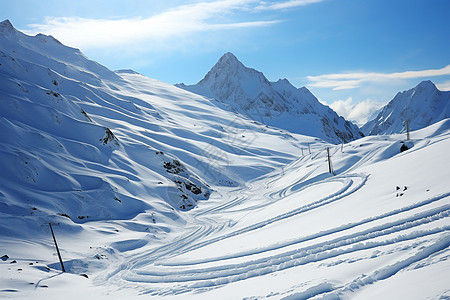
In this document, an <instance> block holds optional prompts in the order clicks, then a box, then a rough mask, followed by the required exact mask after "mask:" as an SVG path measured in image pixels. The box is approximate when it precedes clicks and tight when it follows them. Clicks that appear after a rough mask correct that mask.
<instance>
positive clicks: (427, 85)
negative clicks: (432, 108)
mask: <svg viewBox="0 0 450 300" xmlns="http://www.w3.org/2000/svg"><path fill="white" fill-rule="evenodd" d="M413 90H414V92H415V93H423V92H432V93H433V92H435V91H437V90H438V89H437V87H436V86H435V85H434V83H433V82H432V81H431V80H424V81H422V82H421V83H419V84H418V85H417V86H416V87H415V88H414V89H413Z"/></svg>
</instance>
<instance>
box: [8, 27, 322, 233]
mask: <svg viewBox="0 0 450 300" xmlns="http://www.w3.org/2000/svg"><path fill="white" fill-rule="evenodd" d="M0 83H1V84H0V116H1V119H0V132H1V135H0V144H1V146H2V147H1V150H0V170H1V172H0V178H1V182H0V191H1V192H0V199H1V200H0V205H2V207H3V209H2V212H4V213H6V216H7V217H4V218H2V219H1V220H0V228H1V231H2V232H3V233H5V232H7V233H9V234H11V235H17V236H19V235H21V234H24V233H23V232H22V233H19V232H18V231H16V230H19V231H20V228H22V227H23V226H24V225H23V224H24V223H25V224H33V223H34V224H35V225H36V226H31V227H32V228H33V230H32V231H30V232H29V233H30V234H31V233H34V234H37V233H38V232H39V231H40V230H41V229H40V228H41V227H40V225H39V224H42V223H45V222H47V223H48V222H49V221H52V222H53V221H54V222H59V223H65V224H67V225H68V226H69V227H73V226H74V224H75V223H80V224H81V223H85V222H87V221H95V220H109V219H122V218H125V219H132V218H133V217H135V216H137V215H138V214H140V213H144V212H148V214H150V215H151V216H152V219H154V218H156V219H158V220H159V222H158V223H156V224H154V225H152V226H153V227H154V228H155V230H161V229H163V230H167V229H166V227H167V224H170V223H171V222H172V221H171V219H178V220H179V221H178V222H181V223H183V221H182V220H183V219H182V217H180V216H179V215H178V214H179V212H178V211H187V210H190V209H192V208H195V207H196V206H197V203H198V201H200V200H207V199H208V198H209V196H210V194H211V191H212V189H211V186H210V185H213V186H214V185H218V186H223V185H225V186H236V185H239V184H241V182H240V178H245V179H250V178H255V177H257V176H260V175H262V174H265V173H267V172H270V171H271V170H273V169H274V168H276V167H277V166H278V165H280V164H282V163H285V162H288V161H289V160H292V159H294V156H293V155H292V154H290V153H292V152H293V149H296V148H297V147H298V146H300V145H301V144H302V143H309V142H311V141H312V140H313V139H312V138H309V137H300V138H302V139H303V140H302V141H300V140H298V139H297V138H298V137H294V136H292V135H288V134H285V135H280V134H279V133H278V132H276V131H275V130H270V129H266V128H264V127H263V126H261V125H257V124H253V123H252V122H251V120H246V119H242V118H240V117H239V116H237V115H235V114H233V113H230V112H226V111H222V110H220V109H218V108H217V107H216V106H215V105H213V104H211V102H210V101H209V100H207V99H205V98H203V97H200V96H198V95H194V94H191V93H189V92H186V91H184V90H180V89H178V88H176V87H173V86H172V85H169V84H165V83H162V82H159V81H157V80H152V79H150V78H146V77H144V76H142V75H140V74H138V73H136V72H133V71H130V70H128V71H117V72H113V71H110V70H109V69H107V68H106V67H104V66H101V65H99V64H98V63H96V62H94V61H91V60H89V59H88V58H86V57H85V56H84V55H83V54H82V53H81V52H80V50H78V49H74V48H70V47H66V46H64V45H62V44H61V43H59V42H58V41H56V40H55V39H54V38H52V37H50V36H45V35H42V34H38V35H36V36H28V35H25V34H23V33H22V32H20V31H17V30H16V29H15V28H14V27H13V26H12V25H11V23H10V22H9V21H3V22H1V23H0ZM189 111H190V112H189ZM224 140H225V141H226V140H229V141H232V143H228V144H227V143H224V142H223V141H224ZM266 140H271V141H273V145H274V147H271V148H266V149H263V147H261V146H258V145H260V144H261V143H263V144H264V145H265V143H266ZM254 153H258V154H259V155H258V157H254V158H253V159H252V164H251V165H249V164H244V163H242V161H243V160H245V158H246V157H247V156H253V155H254ZM234 166H237V167H236V169H234ZM237 169H238V170H239V172H237V171H236V170H237ZM24 199H25V201H24ZM15 215H21V216H24V217H23V218H22V219H14V216H15ZM36 216H39V217H36ZM11 220H13V222H14V223H17V226H13V227H10V226H9V225H10V224H11ZM20 224H22V225H21V226H20ZM26 226H29V225H26ZM75 227H76V226H75Z"/></svg>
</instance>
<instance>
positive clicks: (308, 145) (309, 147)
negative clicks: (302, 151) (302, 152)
mask: <svg viewBox="0 0 450 300" xmlns="http://www.w3.org/2000/svg"><path fill="white" fill-rule="evenodd" d="M308 149H309V154H311V147H310V146H309V143H308Z"/></svg>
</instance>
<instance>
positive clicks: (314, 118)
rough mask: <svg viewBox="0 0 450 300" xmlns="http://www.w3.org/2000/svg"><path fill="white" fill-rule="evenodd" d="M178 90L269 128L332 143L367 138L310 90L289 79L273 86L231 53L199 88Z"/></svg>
mask: <svg viewBox="0 0 450 300" xmlns="http://www.w3.org/2000/svg"><path fill="white" fill-rule="evenodd" d="M177 86H178V87H180V88H183V89H186V90H188V91H191V92H193V93H197V94H200V95H204V96H207V97H211V98H214V99H216V100H218V101H220V102H221V103H223V104H224V105H226V106H227V107H229V108H230V109H232V110H234V111H236V112H239V113H242V114H244V115H246V116H248V117H250V118H252V119H254V120H256V121H259V122H261V123H263V124H265V125H270V126H274V127H278V128H281V129H285V130H288V131H290V132H294V133H299V134H304V135H309V136H314V137H319V138H322V139H324V140H326V141H329V142H332V143H342V142H349V141H351V140H355V139H358V138H360V137H362V136H363V134H362V133H361V131H360V130H359V128H358V126H356V125H355V124H353V123H351V122H349V121H346V120H345V119H344V118H343V117H340V116H338V115H337V114H336V112H334V111H333V110H332V109H331V108H329V107H328V106H325V105H323V104H321V103H320V102H319V101H318V100H317V98H316V97H315V96H314V95H313V94H312V93H311V92H310V91H309V90H308V89H307V88H306V87H302V88H296V87H294V86H293V85H292V84H291V83H290V82H289V81H288V80H287V79H280V80H278V81H277V82H270V81H269V80H267V78H266V77H265V76H264V74H263V73H261V72H259V71H257V70H254V69H252V68H247V67H245V66H244V65H243V64H242V63H241V62H240V61H239V60H238V59H237V58H236V56H234V55H233V54H232V53H229V52H228V53H225V54H224V55H223V56H222V57H221V58H220V59H219V61H218V62H217V63H216V64H215V65H214V66H213V67H212V69H211V70H210V71H209V72H208V73H207V74H206V76H205V77H204V78H203V79H202V80H201V81H200V82H198V83H197V84H195V85H185V84H178V85H177Z"/></svg>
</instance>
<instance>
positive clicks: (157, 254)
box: [108, 149, 450, 295]
mask: <svg viewBox="0 0 450 300" xmlns="http://www.w3.org/2000/svg"><path fill="white" fill-rule="evenodd" d="M379 150H380V149H375V150H373V151H371V152H370V153H368V155H367V157H366V158H365V159H361V160H360V162H359V163H358V165H362V164H363V163H364V162H366V161H369V160H370V158H371V157H373V156H374V155H375V153H376V152H378V151H379ZM352 169H353V168H352ZM313 172H314V170H312V171H310V172H308V173H307V174H306V175H305V176H304V177H302V178H301V179H300V180H298V181H296V182H295V183H293V184H291V185H290V186H288V187H285V188H283V189H282V190H281V191H279V192H277V193H269V197H270V198H271V200H276V199H283V198H284V197H286V196H288V195H290V194H292V193H294V192H301V191H302V190H304V189H306V188H310V187H313V186H314V185H318V184H323V183H324V182H339V183H340V184H341V188H340V189H339V190H338V191H336V192H334V193H330V194H329V195H327V196H325V197H323V198H322V199H320V200H317V201H315V202H312V203H309V204H307V205H304V206H301V207H298V208H296V209H294V210H291V211H289V212H286V213H283V214H280V215H278V216H275V217H273V218H270V219H267V220H264V221H261V222H257V223H255V224H253V225H251V226H247V227H245V228H242V229H239V230H236V231H231V232H227V233H224V234H220V233H221V231H222V230H223V229H229V225H227V224H219V223H217V222H215V221H214V220H213V219H212V218H210V217H208V216H209V215H214V214H216V213H217V214H218V213H222V214H224V213H226V212H227V211H230V210H231V209H235V210H237V209H238V207H239V205H241V204H242V203H244V202H245V201H246V200H247V199H246V196H245V195H243V196H239V197H235V198H234V199H233V200H232V201H230V202H228V203H225V204H221V205H217V206H216V207H213V208H210V209H207V210H204V211H201V212H199V213H197V215H196V218H197V222H198V224H199V225H198V226H197V227H196V228H195V229H194V230H192V231H191V232H190V233H189V234H187V235H184V236H183V237H182V238H180V239H177V240H175V241H174V242H172V243H170V244H167V245H165V246H163V247H160V248H157V249H154V250H152V251H151V252H150V253H149V252H146V253H144V254H142V255H139V256H134V257H132V258H130V260H128V261H127V263H126V264H125V265H122V266H121V267H120V270H116V271H115V272H113V273H111V274H109V276H108V279H109V280H111V281H112V282H116V281H117V280H119V281H125V282H127V284H131V283H135V284H145V289H144V293H149V294H155V295H156V294H158V295H166V294H176V293H180V292H181V293H183V292H189V291H192V290H195V289H204V288H208V289H209V288H214V287H219V286H223V285H225V284H229V283H232V282H237V281H241V280H245V279H248V278H252V277H257V276H263V275H266V274H270V273H273V272H277V271H282V270H285V269H289V268H293V267H297V266H301V265H305V264H309V263H317V262H325V263H326V261H327V260H328V259H331V258H335V257H338V256H341V255H345V254H349V253H354V252H358V251H364V250H368V249H373V248H377V247H382V246H386V245H395V244H399V243H402V242H407V241H413V240H417V239H420V238H427V237H429V236H434V235H443V237H441V238H440V239H439V241H438V242H436V243H435V244H434V245H433V246H429V247H427V248H425V250H423V251H422V252H420V253H418V254H416V255H414V256H413V257H411V258H408V259H406V260H405V261H404V262H403V263H402V262H398V263H396V264H394V265H393V266H392V267H383V268H381V269H380V270H377V271H375V272H374V273H373V275H371V276H369V277H367V278H365V279H364V280H360V279H358V278H355V281H354V282H350V283H348V286H345V285H344V286H340V287H339V286H337V287H335V289H334V290H333V291H332V292H333V293H343V292H345V291H348V290H349V289H350V287H351V288H352V290H354V289H356V288H359V287H362V286H364V284H367V283H369V282H370V283H373V282H375V281H377V280H382V279H385V278H387V277H389V276H391V275H393V274H395V273H397V272H398V271H399V270H400V269H401V267H402V266H403V267H406V266H408V265H410V264H411V263H412V262H415V261H418V260H420V259H421V258H424V257H427V256H429V255H431V254H432V253H434V252H438V251H441V250H442V249H445V248H446V247H448V245H449V243H450V226H437V227H434V228H432V229H426V230H421V229H420V226H422V225H425V224H429V223H432V222H435V221H438V220H442V219H446V218H448V217H449V215H450V204H449V202H448V200H449V197H450V193H446V194H442V195H438V196H435V197H432V198H429V199H427V200H424V201H422V202H418V203H415V204H413V205H409V206H405V207H402V208H400V209H396V210H393V211H390V212H388V213H384V214H381V215H378V216H374V217H370V218H366V219H363V220H361V221H359V222H354V223H350V224H344V225H342V226H340V227H337V228H333V229H330V230H327V231H322V232H319V233H316V234H313V235H310V236H305V237H300V238H297V239H294V240H289V241H285V242H281V243H278V244H274V245H270V246H267V247H264V248H258V249H254V250H251V251H243V252H239V253H233V254H230V255H222V256H216V257H212V258H206V259H191V260H187V261H177V260H176V257H177V256H179V255H181V254H185V253H189V252H190V251H193V250H196V249H199V248H202V247H205V246H208V245H211V244H213V243H215V242H218V241H222V240H225V239H228V238H233V237H236V236H239V235H242V234H245V233H249V232H252V231H255V230H259V229H261V228H263V227H265V226H267V225H270V224H273V223H276V222H280V221H281V222H282V221H284V220H286V219H287V218H290V217H292V216H296V215H300V214H302V213H306V212H309V211H311V210H315V209H320V208H323V207H324V206H326V205H328V204H330V203H333V202H336V201H339V200H341V199H343V198H345V197H347V196H349V195H351V194H353V193H355V192H356V191H357V190H359V189H360V188H361V187H362V186H364V184H365V183H366V181H367V176H366V175H364V174H348V175H342V176H336V177H330V178H325V179H323V180H319V181H317V182H313V183H309V184H303V185H302V184H301V183H302V182H305V181H306V182H307V179H308V177H309V176H310V175H311V174H312V173H313ZM250 189H251V187H250ZM269 204H271V202H270V201H268V202H264V203H263V204H258V205H253V206H250V207H248V208H244V209H243V210H249V211H252V210H253V209H255V208H259V207H263V206H266V205H269ZM430 204H439V206H438V207H434V208H431V209H427V210H425V211H422V212H420V213H415V214H413V215H411V216H408V217H401V218H399V219H397V220H395V221H386V222H385V223H382V224H381V225H377V224H378V223H379V222H380V221H383V220H384V219H388V218H390V217H392V216H400V215H402V214H405V213H414V210H416V209H418V208H426V207H427V206H428V205H430ZM243 210H241V211H243ZM231 211H232V210H231ZM446 220H448V219H446ZM370 223H377V224H375V225H374V226H373V227H372V228H370V229H362V230H360V231H357V232H356V233H348V234H346V231H347V230H350V229H355V228H356V229H357V228H358V227H359V226H362V225H367V224H370ZM411 230H414V231H413V232H405V231H411ZM402 232H405V233H402ZM213 233H214V237H212V238H210V239H208V236H211V235H213ZM336 233H338V234H340V237H338V238H335V237H334V236H335V234H336ZM392 235H396V236H394V237H391V236H392ZM327 237H329V239H327V240H326V241H321V242H317V243H314V244H312V245H310V246H302V243H304V242H307V241H309V242H310V241H314V240H316V239H319V238H327ZM380 237H385V239H382V240H380V239H379V238H380ZM292 246H294V247H296V249H294V250H283V249H285V248H287V247H289V248H292ZM274 251H278V253H277V254H272V252H274ZM279 251H281V253H279ZM258 254H264V257H262V258H256V259H255V258H252V256H254V255H258ZM425 254H426V255H425ZM236 258H243V259H245V260H244V262H240V263H230V262H228V261H227V260H230V259H236ZM213 262H214V263H216V265H215V266H208V265H207V264H210V263H213ZM380 274H384V275H380ZM389 274H391V275H389ZM355 282H356V283H355ZM159 284H164V287H160V286H159ZM167 284H169V286H167ZM325 292H327V293H328V292H330V290H329V289H327V290H326V291H325Z"/></svg>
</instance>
